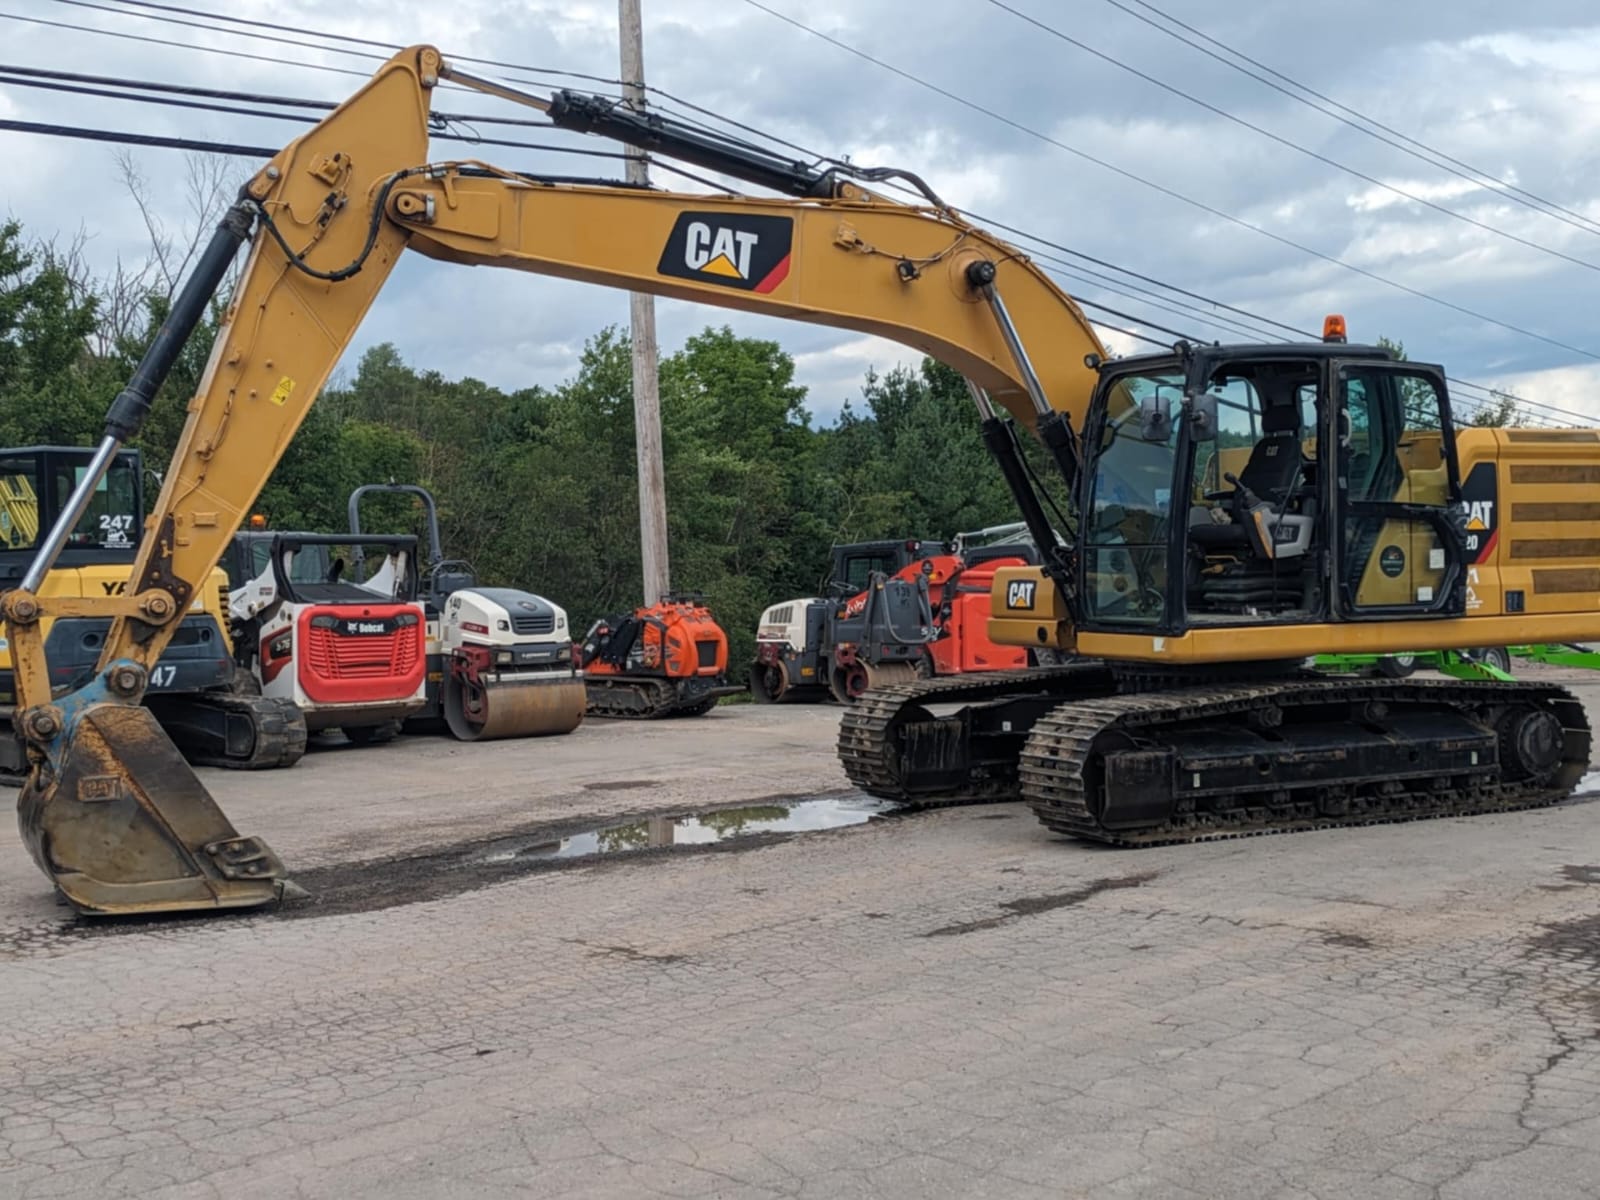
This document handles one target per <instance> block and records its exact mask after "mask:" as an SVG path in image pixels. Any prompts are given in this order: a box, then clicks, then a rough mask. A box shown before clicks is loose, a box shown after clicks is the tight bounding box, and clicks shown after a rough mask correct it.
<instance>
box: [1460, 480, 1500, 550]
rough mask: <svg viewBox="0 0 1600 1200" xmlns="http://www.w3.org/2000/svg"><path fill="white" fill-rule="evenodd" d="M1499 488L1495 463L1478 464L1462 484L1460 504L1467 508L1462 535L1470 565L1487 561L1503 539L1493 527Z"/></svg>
mask: <svg viewBox="0 0 1600 1200" xmlns="http://www.w3.org/2000/svg"><path fill="white" fill-rule="evenodd" d="M1498 492H1499V489H1498V487H1496V480H1495V471H1494V464H1493V463H1478V464H1477V465H1475V466H1474V467H1473V468H1472V471H1471V473H1470V474H1468V475H1467V478H1466V480H1465V481H1464V482H1463V483H1462V485H1461V502H1462V504H1463V505H1464V506H1465V507H1466V518H1467V519H1466V529H1465V531H1464V532H1463V534H1462V538H1463V548H1464V549H1465V550H1466V552H1467V562H1469V563H1484V562H1488V561H1489V559H1490V557H1491V556H1492V555H1493V554H1494V551H1495V547H1496V545H1497V544H1498V542H1499V540H1500V534H1499V531H1498V530H1497V529H1496V528H1495V527H1494V518H1495V509H1496V508H1497V507H1499V506H1498V504H1497V501H1498V500H1499V498H1500V497H1499V495H1498Z"/></svg>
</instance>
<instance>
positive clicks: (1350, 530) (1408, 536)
mask: <svg viewBox="0 0 1600 1200" xmlns="http://www.w3.org/2000/svg"><path fill="white" fill-rule="evenodd" d="M1330 370H1331V371H1332V372H1333V376H1334V378H1333V380H1332V384H1333V394H1334V395H1335V396H1336V397H1337V398H1338V403H1337V404H1336V405H1335V406H1333V414H1332V415H1333V418H1334V428H1333V429H1332V430H1331V431H1329V432H1330V434H1331V436H1330V437H1329V439H1328V440H1329V441H1330V442H1331V443H1332V444H1334V445H1335V446H1337V455H1338V459H1337V461H1338V470H1337V471H1336V472H1335V476H1336V478H1335V481H1334V493H1335V494H1334V496H1333V505H1332V507H1333V511H1334V514H1335V515H1334V524H1335V543H1336V546H1337V550H1336V552H1335V556H1334V559H1335V561H1334V587H1335V596H1336V607H1337V611H1338V612H1339V614H1340V616H1342V617H1343V618H1344V619H1346V620H1369V619H1377V618H1382V617H1393V616H1407V615H1416V616H1421V615H1440V616H1451V615H1455V616H1459V615H1462V614H1463V613H1464V612H1465V611H1466V589H1465V587H1464V579H1465V574H1464V566H1463V559H1464V552H1463V547H1462V540H1461V533H1460V529H1459V525H1458V523H1457V522H1456V521H1455V520H1454V519H1453V518H1454V514H1455V512H1456V511H1458V505H1459V500H1460V496H1461V481H1460V472H1459V467H1458V465H1457V463H1456V448H1455V431H1454V429H1453V428H1452V426H1451V421H1450V405H1449V398H1448V394H1447V392H1446V389H1445V381H1444V375H1443V373H1442V372H1441V371H1440V370H1439V369H1438V368H1435V367H1430V366H1421V365H1418V364H1415V363H1383V362H1363V361H1354V360H1344V361H1335V362H1333V363H1332V364H1330Z"/></svg>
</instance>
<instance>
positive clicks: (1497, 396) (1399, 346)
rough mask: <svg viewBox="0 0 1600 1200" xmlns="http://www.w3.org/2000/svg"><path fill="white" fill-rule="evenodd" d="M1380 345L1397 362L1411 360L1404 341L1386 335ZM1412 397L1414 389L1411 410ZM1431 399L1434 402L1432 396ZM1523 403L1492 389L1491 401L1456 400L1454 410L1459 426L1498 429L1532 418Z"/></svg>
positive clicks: (1512, 396) (1408, 405)
mask: <svg viewBox="0 0 1600 1200" xmlns="http://www.w3.org/2000/svg"><path fill="white" fill-rule="evenodd" d="M1378 345H1379V346H1381V347H1383V348H1384V349H1385V350H1387V351H1388V352H1389V353H1390V354H1391V355H1392V356H1393V357H1394V358H1395V360H1396V361H1397V362H1405V361H1407V360H1406V347H1405V343H1404V342H1393V341H1390V340H1389V339H1388V338H1386V337H1380V338H1379V339H1378ZM1410 398H1411V392H1410V391H1408V393H1407V400H1408V404H1407V409H1408V411H1410V410H1411V408H1412V407H1413V405H1412V404H1411V402H1410ZM1429 400H1430V401H1431V396H1430V398H1429ZM1523 403H1524V402H1523V400H1522V398H1521V397H1520V396H1515V395H1513V394H1512V393H1510V392H1505V391H1498V390H1494V389H1491V390H1490V392H1489V399H1488V400H1487V401H1483V400H1479V401H1476V402H1474V404H1473V407H1472V408H1471V409H1467V408H1466V407H1465V405H1464V404H1463V402H1462V401H1460V400H1456V401H1454V402H1452V404H1451V411H1452V415H1454V416H1455V418H1456V424H1457V425H1471V426H1475V427H1477V428H1479V429H1498V428H1502V427H1504V426H1507V425H1518V424H1522V423H1523V422H1525V421H1526V420H1527V419H1528V417H1527V413H1526V412H1525V411H1524V409H1523Z"/></svg>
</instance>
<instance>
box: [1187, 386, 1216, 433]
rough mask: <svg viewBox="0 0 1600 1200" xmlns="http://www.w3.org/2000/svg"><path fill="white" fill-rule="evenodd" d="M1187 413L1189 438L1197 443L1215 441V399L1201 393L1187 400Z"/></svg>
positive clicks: (1208, 394)
mask: <svg viewBox="0 0 1600 1200" xmlns="http://www.w3.org/2000/svg"><path fill="white" fill-rule="evenodd" d="M1186 407H1187V409H1188V411H1189V436H1190V437H1191V438H1193V439H1194V440H1195V441H1197V442H1214V441H1216V440H1217V398H1216V397H1215V396H1213V395H1211V394H1210V393H1209V392H1201V393H1199V394H1198V395H1195V396H1190V397H1188V399H1187V403H1186Z"/></svg>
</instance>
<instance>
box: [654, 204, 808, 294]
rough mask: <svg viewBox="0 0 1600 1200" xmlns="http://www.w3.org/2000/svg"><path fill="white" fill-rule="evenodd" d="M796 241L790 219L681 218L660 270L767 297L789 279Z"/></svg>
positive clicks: (715, 215) (697, 215) (709, 215)
mask: <svg viewBox="0 0 1600 1200" xmlns="http://www.w3.org/2000/svg"><path fill="white" fill-rule="evenodd" d="M793 241H794V220H793V218H791V217H760V216H748V215H744V214H735V213H715V212H686V213H679V214H678V220H677V223H676V224H675V225H673V227H672V233H671V235H670V236H669V237H668V238H667V245H666V248H665V249H664V250H663V251H662V252H661V261H660V263H658V264H657V266H656V271H657V272H658V273H659V274H662V275H668V276H671V277H672V278H674V279H692V280H694V281H695V282H697V283H712V284H716V285H717V286H719V287H731V288H738V289H739V290H740V291H745V292H759V293H761V294H763V295H764V294H766V293H768V292H771V291H772V290H773V289H774V288H776V287H777V286H778V285H779V284H780V283H782V282H783V281H784V280H785V279H787V278H788V276H789V250H790V247H791V246H792V244H793Z"/></svg>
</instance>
